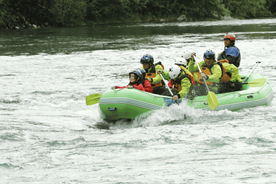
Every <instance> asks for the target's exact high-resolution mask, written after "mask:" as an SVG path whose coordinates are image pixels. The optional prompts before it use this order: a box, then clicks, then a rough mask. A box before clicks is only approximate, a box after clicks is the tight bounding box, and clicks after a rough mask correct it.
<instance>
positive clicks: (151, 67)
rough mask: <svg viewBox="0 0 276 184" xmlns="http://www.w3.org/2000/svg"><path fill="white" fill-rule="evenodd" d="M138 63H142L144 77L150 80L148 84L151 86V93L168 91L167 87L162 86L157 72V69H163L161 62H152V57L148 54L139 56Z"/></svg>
mask: <svg viewBox="0 0 276 184" xmlns="http://www.w3.org/2000/svg"><path fill="white" fill-rule="evenodd" d="M140 63H141V64H142V65H143V68H142V69H144V70H145V71H146V76H145V79H147V80H148V81H149V82H150V84H151V86H152V88H153V93H155V94H159V95H160V94H162V93H164V92H166V91H168V89H166V88H165V87H164V83H163V81H162V78H161V77H160V75H158V73H157V70H161V71H163V70H164V69H163V66H162V63H161V62H158V63H155V64H153V63H154V59H153V57H152V56H151V55H149V54H146V55H144V56H143V57H142V58H141V60H140Z"/></svg>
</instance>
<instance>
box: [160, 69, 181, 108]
mask: <svg viewBox="0 0 276 184" xmlns="http://www.w3.org/2000/svg"><path fill="white" fill-rule="evenodd" d="M159 75H160V77H161V78H162V80H163V82H164V83H165V85H166V87H167V88H168V90H169V92H170V93H171V95H172V96H173V93H172V91H171V89H170V88H169V86H168V84H167V83H166V82H165V79H164V77H163V75H162V74H161V73H159ZM175 103H177V104H178V105H179V103H178V102H177V101H175Z"/></svg>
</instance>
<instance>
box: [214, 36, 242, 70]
mask: <svg viewBox="0 0 276 184" xmlns="http://www.w3.org/2000/svg"><path fill="white" fill-rule="evenodd" d="M223 39H224V46H225V47H224V51H223V52H222V53H220V54H219V56H218V61H219V60H223V59H227V60H228V61H229V64H234V65H235V66H236V67H237V68H238V67H239V66H240V62H241V53H240V50H239V49H238V47H236V46H235V42H236V36H235V35H234V34H230V33H226V34H225V35H224V36H223Z"/></svg>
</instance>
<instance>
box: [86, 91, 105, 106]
mask: <svg viewBox="0 0 276 184" xmlns="http://www.w3.org/2000/svg"><path fill="white" fill-rule="evenodd" d="M101 96H102V95H101V94H100V93H95V94H92V95H89V96H87V97H86V98H85V99H86V105H94V104H96V103H98V102H99V101H100V98H101Z"/></svg>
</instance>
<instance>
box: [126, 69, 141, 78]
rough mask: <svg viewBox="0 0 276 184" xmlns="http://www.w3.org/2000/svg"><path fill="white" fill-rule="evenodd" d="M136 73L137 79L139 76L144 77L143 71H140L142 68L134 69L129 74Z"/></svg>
mask: <svg viewBox="0 0 276 184" xmlns="http://www.w3.org/2000/svg"><path fill="white" fill-rule="evenodd" d="M132 73H133V74H135V76H136V77H135V79H137V77H139V78H140V79H141V78H143V74H142V72H140V70H138V69H136V70H133V71H131V72H129V73H128V75H129V76H130V74H132Z"/></svg>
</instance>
